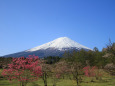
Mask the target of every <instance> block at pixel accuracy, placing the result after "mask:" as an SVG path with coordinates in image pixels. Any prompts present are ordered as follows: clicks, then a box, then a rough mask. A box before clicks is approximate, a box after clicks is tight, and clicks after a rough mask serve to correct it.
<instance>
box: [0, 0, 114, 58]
mask: <svg viewBox="0 0 115 86" xmlns="http://www.w3.org/2000/svg"><path fill="white" fill-rule="evenodd" d="M65 36H66V37H69V38H71V39H72V40H74V41H76V42H78V43H80V44H82V45H84V46H87V47H89V48H91V49H93V48H94V47H97V48H98V49H99V50H102V48H103V47H106V44H107V43H108V42H109V38H110V39H111V41H112V42H115V0H0V56H2V55H6V54H11V53H15V52H20V51H23V50H27V49H29V48H33V47H36V46H39V45H41V44H44V43H47V42H49V41H52V40H54V39H56V38H58V37H65Z"/></svg>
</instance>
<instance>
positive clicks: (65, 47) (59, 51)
mask: <svg viewBox="0 0 115 86" xmlns="http://www.w3.org/2000/svg"><path fill="white" fill-rule="evenodd" d="M81 49H84V50H86V51H88V50H91V49H90V48H88V47H85V46H83V45H81V44H79V43H77V42H75V41H73V40H71V39H70V38H67V37H60V38H57V39H55V40H53V41H51V42H48V43H45V44H43V45H40V46H37V47H34V48H31V49H28V50H25V51H22V52H18V53H14V54H9V55H5V56H4V57H20V56H25V57H26V56H28V55H33V54H34V55H37V56H39V57H40V58H42V57H47V56H62V55H63V54H64V52H65V51H72V50H77V51H79V50H81Z"/></svg>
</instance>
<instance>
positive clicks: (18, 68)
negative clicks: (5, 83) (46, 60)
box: [2, 55, 42, 86]
mask: <svg viewBox="0 0 115 86" xmlns="http://www.w3.org/2000/svg"><path fill="white" fill-rule="evenodd" d="M41 74H42V72H41V67H40V61H39V58H38V56H35V55H29V56H28V57H27V58H24V57H19V58H13V59H12V62H11V64H8V68H7V69H4V70H3V72H2V75H3V76H4V77H6V78H7V79H8V80H10V81H15V80H18V81H19V82H20V86H26V84H27V83H28V82H32V81H35V80H37V79H38V77H39V76H41Z"/></svg>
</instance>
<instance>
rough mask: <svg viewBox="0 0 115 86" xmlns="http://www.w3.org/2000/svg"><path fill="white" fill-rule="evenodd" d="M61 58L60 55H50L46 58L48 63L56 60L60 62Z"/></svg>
mask: <svg viewBox="0 0 115 86" xmlns="http://www.w3.org/2000/svg"><path fill="white" fill-rule="evenodd" d="M60 59H61V58H60V57H58V56H48V57H45V58H44V60H46V63H47V64H54V63H56V62H58V61H59V60H60Z"/></svg>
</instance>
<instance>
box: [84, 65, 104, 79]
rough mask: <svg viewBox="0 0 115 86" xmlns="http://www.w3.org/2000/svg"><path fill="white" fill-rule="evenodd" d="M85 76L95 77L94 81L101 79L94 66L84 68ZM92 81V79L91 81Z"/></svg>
mask: <svg viewBox="0 0 115 86" xmlns="http://www.w3.org/2000/svg"><path fill="white" fill-rule="evenodd" d="M83 70H84V73H85V76H87V77H96V79H98V78H101V76H102V74H101V73H100V71H99V69H98V68H97V67H96V66H93V67H90V66H86V67H84V68H83ZM91 81H93V79H92V80H91Z"/></svg>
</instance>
